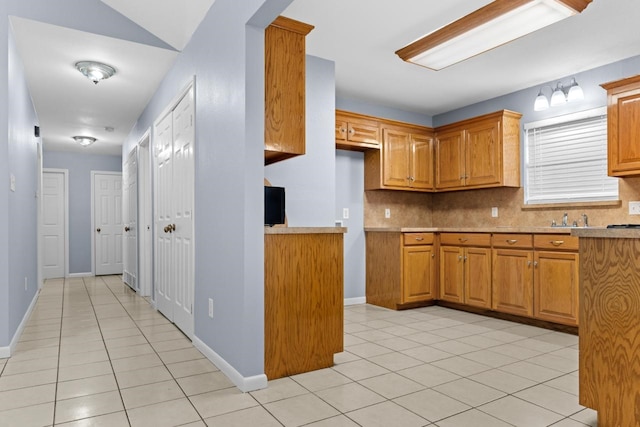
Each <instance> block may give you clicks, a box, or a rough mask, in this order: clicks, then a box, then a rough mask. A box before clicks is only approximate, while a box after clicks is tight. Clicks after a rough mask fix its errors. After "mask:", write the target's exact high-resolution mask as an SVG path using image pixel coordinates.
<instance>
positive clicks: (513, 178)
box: [435, 110, 522, 190]
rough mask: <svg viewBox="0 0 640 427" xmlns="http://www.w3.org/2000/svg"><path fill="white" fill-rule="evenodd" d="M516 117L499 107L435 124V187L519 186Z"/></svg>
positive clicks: (458, 188)
mask: <svg viewBox="0 0 640 427" xmlns="http://www.w3.org/2000/svg"><path fill="white" fill-rule="evenodd" d="M520 117H522V115H521V114H520V113H516V112H513V111H508V110H502V111H497V112H495V113H491V114H486V115H483V116H479V117H474V118H472V119H468V120H464V121H461V122H456V123H452V124H450V125H446V126H441V127H439V128H436V143H435V188H436V190H465V189H470V188H489V187H520Z"/></svg>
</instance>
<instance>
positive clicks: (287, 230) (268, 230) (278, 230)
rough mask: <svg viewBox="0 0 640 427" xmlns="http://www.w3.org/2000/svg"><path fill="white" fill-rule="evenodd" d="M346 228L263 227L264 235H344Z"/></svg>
mask: <svg viewBox="0 0 640 427" xmlns="http://www.w3.org/2000/svg"><path fill="white" fill-rule="evenodd" d="M346 232H347V227H265V228H264V234H329V233H340V234H343V233H346Z"/></svg>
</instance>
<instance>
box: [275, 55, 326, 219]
mask: <svg viewBox="0 0 640 427" xmlns="http://www.w3.org/2000/svg"><path fill="white" fill-rule="evenodd" d="M306 72H307V75H306V107H305V108H306V153H305V155H304V156H298V157H294V158H291V159H288V160H286V161H283V162H278V163H274V164H272V165H269V166H266V167H265V168H264V176H265V178H267V179H268V180H269V182H271V184H272V185H274V186H281V187H285V192H286V196H285V203H286V212H287V221H288V223H289V226H290V227H333V226H334V221H335V218H336V217H334V211H335V202H336V201H335V197H334V193H335V180H336V174H335V169H336V164H335V163H336V161H335V135H334V130H333V129H334V127H335V96H334V91H335V67H334V63H333V61H327V60H325V59H320V58H316V57H313V56H307V58H306Z"/></svg>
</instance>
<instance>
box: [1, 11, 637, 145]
mask: <svg viewBox="0 0 640 427" xmlns="http://www.w3.org/2000/svg"><path fill="white" fill-rule="evenodd" d="M101 1H102V2H104V3H105V4H107V5H109V6H111V7H112V8H114V9H115V10H117V11H119V12H120V13H122V14H123V15H125V16H127V17H128V18H129V19H131V20H132V21H134V22H136V23H137V24H138V25H140V26H141V27H143V28H145V29H146V30H147V31H149V32H151V33H153V34H154V35H156V36H157V37H158V38H160V39H162V40H163V41H165V42H166V43H168V44H169V45H171V46H174V47H175V48H176V49H178V50H181V49H182V48H183V47H184V46H185V44H186V43H188V41H189V39H190V38H191V35H192V34H193V32H194V31H195V29H196V28H197V26H198V25H199V24H200V22H201V20H202V19H203V18H204V16H205V14H206V13H207V11H208V10H209V8H210V7H211V5H212V4H213V3H214V1H215V0H189V1H188V2H181V1H176V0H135V1H131V0H101ZM489 2H490V0H447V1H442V0H394V1H389V0H348V1H345V0H294V1H293V3H292V4H291V5H290V6H289V7H288V8H287V10H286V11H285V12H284V13H283V15H285V16H288V17H291V18H294V19H298V20H301V21H303V22H306V23H309V24H311V25H314V26H315V29H314V30H313V31H312V32H311V33H310V34H309V35H308V36H307V53H309V54H311V55H314V56H318V57H321V58H326V59H330V60H333V61H335V64H336V92H337V95H338V96H340V97H344V98H353V99H359V100H363V101H368V102H373V103H377V104H381V105H385V106H389V107H396V108H400V109H404V110H408V111H416V112H420V113H423V114H427V115H436V114H439V113H443V112H446V111H450V110H452V109H455V108H459V107H462V106H466V105H469V104H472V103H475V102H479V101H483V100H486V99H490V98H493V97H496V96H500V95H504V94H507V93H511V92H514V91H517V90H520V89H524V88H528V87H532V86H537V85H540V84H542V83H546V82H550V81H553V80H556V79H559V78H562V77H565V76H571V75H574V74H576V73H578V72H581V71H585V70H588V69H592V68H595V67H598V66H600V65H604V64H608V63H611V62H615V61H618V60H620V59H624V58H628V57H632V56H636V55H640V31H638V25H637V23H638V22H640V1H639V0H594V1H593V3H591V4H590V5H589V6H588V7H587V9H586V10H585V11H584V12H583V13H582V14H580V15H578V16H575V17H572V18H569V19H567V20H565V21H562V22H560V23H557V24H555V25H553V26H550V27H547V28H545V29H542V30H540V31H538V32H536V33H534V34H530V35H528V36H525V37H523V38H521V39H519V40H516V41H514V42H512V43H509V44H507V45H504V46H501V47H499V48H496V49H494V50H492V51H489V52H486V53H484V54H482V55H479V56H477V57H475V58H471V59H469V60H467V61H463V62H461V63H459V64H456V65H453V66H451V67H449V68H446V69H444V70H441V71H431V70H428V69H426V68H422V67H419V66H416V65H413V64H408V63H405V62H403V61H401V60H400V59H399V58H398V57H397V56H396V55H395V53H394V52H395V51H396V50H397V49H399V48H401V47H403V46H405V45H406V44H408V43H410V42H411V41H413V40H415V39H417V38H419V37H421V36H422V35H424V34H426V33H428V32H430V31H432V30H434V29H436V28H439V27H441V26H443V25H446V24H447V23H449V22H451V21H454V20H456V19H458V18H460V17H461V16H463V15H465V14H467V13H470V12H472V11H473V10H476V9H478V8H480V7H482V6H484V5H485V4H487V3H489ZM11 26H12V29H13V34H14V36H15V40H16V44H17V46H18V50H19V52H20V56H21V58H22V60H23V62H24V65H25V72H26V77H27V82H28V85H29V90H30V92H31V96H32V99H33V101H34V104H35V108H36V111H37V114H38V118H39V122H40V127H41V135H42V139H43V142H44V146H45V148H46V149H48V150H71V151H82V152H90V153H95V154H121V144H122V141H123V140H124V139H125V138H126V136H127V135H128V133H129V131H130V130H131V127H132V126H133V125H134V123H135V121H136V119H137V118H138V117H139V116H140V114H141V113H142V111H143V109H144V107H145V106H146V104H147V103H148V101H149V100H150V98H151V96H152V95H153V93H154V92H155V91H156V89H157V87H158V84H159V83H160V81H161V80H162V78H163V77H164V75H165V74H166V72H167V71H168V70H169V68H170V67H171V65H172V64H173V61H174V60H175V58H176V56H177V55H178V54H179V52H176V51H170V50H165V49H160V48H156V47H151V46H147V45H142V44H138V43H132V42H129V41H125V40H120V39H114V38H109V37H104V36H99V35H96V34H90V33H86V32H81V31H77V30H71V29H68V28H62V27H57V26H54V25H49V24H44V23H40V22H35V21H30V20H27V19H22V18H16V17H12V18H11ZM80 60H97V61H101V62H105V63H108V64H110V65H112V66H114V67H115V68H116V69H117V74H116V75H115V76H114V77H113V78H111V79H109V80H106V81H103V82H100V83H99V84H98V85H94V84H93V83H91V82H90V81H89V80H88V79H86V78H85V77H84V76H82V75H81V74H80V73H79V72H78V71H76V70H75V68H74V64H75V62H77V61H80ZM43 64H46V75H44V76H43ZM105 127H113V128H115V131H114V132H107V131H106V130H105ZM77 134H87V135H90V136H94V137H96V138H98V142H96V143H95V144H93V145H92V146H90V147H84V148H83V147H80V146H78V145H77V144H75V143H74V142H73V141H72V140H71V137H72V136H73V135H77Z"/></svg>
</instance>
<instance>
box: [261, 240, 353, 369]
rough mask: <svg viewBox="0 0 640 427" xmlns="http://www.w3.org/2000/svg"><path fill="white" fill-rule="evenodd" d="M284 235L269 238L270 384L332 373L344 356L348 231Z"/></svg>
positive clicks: (267, 321)
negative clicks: (336, 357)
mask: <svg viewBox="0 0 640 427" xmlns="http://www.w3.org/2000/svg"><path fill="white" fill-rule="evenodd" d="M285 230H286V229H285ZM339 230H340V229H339ZM274 232H275V231H274ZM283 233H284V234H267V233H265V236H264V240H265V249H264V260H265V272H264V349H265V356H264V371H265V374H266V375H267V378H268V379H270V380H272V379H275V378H280V377H284V376H288V375H294V374H299V373H303V372H308V371H312V370H316V369H321V368H327V367H330V366H332V365H333V355H334V354H335V353H340V352H342V351H343V339H344V333H343V330H344V279H343V265H344V261H343V260H344V249H343V246H344V245H343V234H342V233H343V231H338V232H325V233H313V232H309V233H285V232H283Z"/></svg>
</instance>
